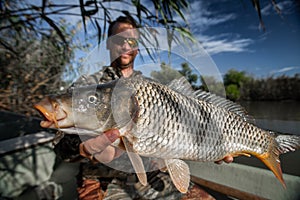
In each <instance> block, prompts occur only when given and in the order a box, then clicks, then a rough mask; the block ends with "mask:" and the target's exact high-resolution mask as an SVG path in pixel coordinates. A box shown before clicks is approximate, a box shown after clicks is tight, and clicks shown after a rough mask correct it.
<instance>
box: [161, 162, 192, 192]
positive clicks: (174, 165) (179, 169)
mask: <svg viewBox="0 0 300 200" xmlns="http://www.w3.org/2000/svg"><path fill="white" fill-rule="evenodd" d="M165 163H166V166H167V168H168V171H169V174H170V177H171V179H172V181H173V183H174V185H175V187H176V188H177V189H178V190H179V191H180V192H181V193H186V192H187V191H188V189H189V185H190V169H189V166H188V165H187V164H186V163H185V162H184V161H182V160H179V159H168V160H165Z"/></svg>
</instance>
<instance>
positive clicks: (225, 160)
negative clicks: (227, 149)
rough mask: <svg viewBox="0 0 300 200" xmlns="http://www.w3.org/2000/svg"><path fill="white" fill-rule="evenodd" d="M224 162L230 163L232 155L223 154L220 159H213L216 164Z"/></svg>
mask: <svg viewBox="0 0 300 200" xmlns="http://www.w3.org/2000/svg"><path fill="white" fill-rule="evenodd" d="M223 161H224V162H226V163H232V162H233V157H232V156H225V157H224V158H223V159H222V160H218V161H215V163H216V164H222V163H223Z"/></svg>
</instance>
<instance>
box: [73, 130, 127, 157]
mask: <svg viewBox="0 0 300 200" xmlns="http://www.w3.org/2000/svg"><path fill="white" fill-rule="evenodd" d="M119 137H120V133H119V130H117V129H111V130H108V131H106V132H104V133H103V134H101V135H99V136H97V137H95V138H91V139H89V140H87V141H85V142H82V143H81V144H80V146H79V151H80V155H82V156H83V157H86V158H89V159H90V160H92V161H98V162H101V163H109V162H111V161H112V160H113V159H115V158H117V157H119V156H120V155H121V154H122V153H123V151H122V150H121V149H119V148H116V147H113V146H111V144H112V143H113V142H114V141H115V140H117V139H118V138H119Z"/></svg>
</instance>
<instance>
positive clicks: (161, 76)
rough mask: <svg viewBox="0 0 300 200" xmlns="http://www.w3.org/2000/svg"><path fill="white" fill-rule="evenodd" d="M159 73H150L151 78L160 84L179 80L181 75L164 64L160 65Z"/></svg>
mask: <svg viewBox="0 0 300 200" xmlns="http://www.w3.org/2000/svg"><path fill="white" fill-rule="evenodd" d="M160 66H161V70H160V71H152V72H151V74H150V75H151V77H152V78H153V79H155V80H157V81H159V82H160V83H162V84H168V83H170V82H171V81H172V80H174V79H177V78H180V77H181V75H180V73H179V72H178V71H176V70H174V69H173V68H172V67H171V66H169V65H167V64H166V63H165V62H162V63H161V65H160Z"/></svg>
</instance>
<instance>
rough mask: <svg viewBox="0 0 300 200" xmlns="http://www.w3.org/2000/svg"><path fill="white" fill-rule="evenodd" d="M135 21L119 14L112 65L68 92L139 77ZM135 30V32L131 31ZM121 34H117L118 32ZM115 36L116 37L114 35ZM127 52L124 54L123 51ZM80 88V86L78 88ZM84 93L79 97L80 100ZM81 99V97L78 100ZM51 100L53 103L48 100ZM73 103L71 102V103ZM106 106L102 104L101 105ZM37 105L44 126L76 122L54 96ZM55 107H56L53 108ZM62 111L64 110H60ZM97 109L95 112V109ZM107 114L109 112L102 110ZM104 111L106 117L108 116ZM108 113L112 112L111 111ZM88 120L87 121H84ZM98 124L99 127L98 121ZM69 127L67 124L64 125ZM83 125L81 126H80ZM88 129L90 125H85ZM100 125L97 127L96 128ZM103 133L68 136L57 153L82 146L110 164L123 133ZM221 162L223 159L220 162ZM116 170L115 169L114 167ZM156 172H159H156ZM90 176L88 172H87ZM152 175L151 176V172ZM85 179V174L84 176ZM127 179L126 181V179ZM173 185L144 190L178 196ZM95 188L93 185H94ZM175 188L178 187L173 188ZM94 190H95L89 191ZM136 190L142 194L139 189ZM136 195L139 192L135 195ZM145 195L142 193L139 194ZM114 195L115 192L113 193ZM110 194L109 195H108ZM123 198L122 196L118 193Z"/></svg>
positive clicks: (112, 30)
mask: <svg viewBox="0 0 300 200" xmlns="http://www.w3.org/2000/svg"><path fill="white" fill-rule="evenodd" d="M135 28H136V24H135V22H134V20H133V19H131V18H129V17H119V18H118V19H117V20H116V21H114V22H112V23H111V24H110V26H109V29H108V37H109V38H110V39H108V40H107V49H108V50H109V51H110V58H111V65H110V66H107V67H104V68H103V69H102V70H100V71H99V72H97V73H95V74H92V75H90V76H82V77H80V78H79V79H78V80H77V81H76V82H75V83H74V84H73V88H75V89H70V90H69V92H70V93H72V92H73V91H76V90H77V89H76V88H77V87H79V86H85V85H92V84H101V83H106V82H111V81H113V80H116V79H119V78H120V77H136V76H139V75H140V74H141V73H140V72H138V71H135V70H134V69H133V68H134V59H135V57H136V55H137V53H138V49H137V48H138V46H137V44H138V43H137V38H138V33H137V32H135V30H136V29H135ZM131 30H133V31H131ZM116 34H118V35H116ZM114 35H115V36H114ZM124 52H125V53H124ZM79 90H80V89H79ZM88 97H89V101H90V102H92V101H97V102H98V101H99V96H97V95H95V94H94V95H93V94H91V95H89V96H88ZM80 98H81V96H79V99H80ZM79 99H78V100H79ZM49 101H50V102H49ZM69 103H71V104H72V101H71V102H69ZM102 105H103V104H102ZM36 107H37V108H38V109H39V110H40V111H41V112H42V113H43V114H44V115H45V117H46V118H47V119H48V120H47V121H44V122H42V123H41V126H43V127H53V128H58V127H59V128H60V129H61V128H63V127H65V126H64V125H63V124H61V122H62V121H66V120H67V121H68V120H70V121H69V122H70V124H69V125H70V127H72V126H74V125H75V124H74V121H73V122H72V119H71V118H70V117H71V115H72V113H71V112H72V111H71V110H72V109H71V110H70V112H68V111H67V110H64V111H63V110H62V109H61V108H62V107H61V105H60V103H59V102H56V101H55V102H54V99H52V98H51V97H49V98H46V99H45V100H44V101H42V102H40V103H39V104H38V105H36ZM53 109H54V110H53ZM60 111H62V112H60ZM92 112H94V111H92ZM103 113H104V114H105V113H106V112H103ZM104 114H101V115H102V116H103V117H105V118H106V117H107V116H108V115H104ZM108 114H109V113H108ZM77 119H78V120H79V121H80V124H81V125H83V126H84V124H86V125H87V126H90V125H91V118H90V117H89V116H87V117H86V116H82V115H80V116H79V115H78V116H77ZM84 119H86V121H84ZM95 125H96V126H98V123H95ZM65 128H67V127H65ZM76 128H80V127H79V124H78V125H76ZM81 128H82V127H81ZM85 128H88V129H89V127H85ZM97 128H98V127H96V129H97ZM101 133H102V132H101V131H100V130H97V134H99V135H98V136H97V137H94V138H92V139H89V140H86V141H84V142H81V141H80V138H79V136H77V135H68V134H67V135H65V136H64V137H63V138H62V139H61V140H60V142H59V143H58V144H57V145H56V151H57V152H58V154H59V155H60V156H61V157H63V158H64V159H70V158H72V157H74V155H75V156H76V155H77V151H76V150H78V149H80V152H81V155H84V156H85V157H89V158H91V159H92V160H93V161H94V162H95V161H98V162H103V163H108V162H110V161H112V160H113V159H115V158H117V157H119V156H120V154H121V153H123V150H120V149H119V148H116V147H114V146H112V145H111V144H112V143H113V142H114V141H115V140H117V139H118V138H119V137H120V133H119V131H118V129H110V130H105V133H104V134H101ZM74 144H80V147H79V146H76V145H75V146H74ZM72 149H75V152H74V153H73V154H72V155H65V154H66V153H65V152H70V151H71V150H72ZM232 159H233V158H232V157H231V156H228V157H225V158H224V161H225V162H232ZM219 162H220V161H219ZM82 165H83V166H86V165H88V164H85V163H83V164H82ZM103 167H104V168H109V167H107V166H106V165H102V166H101V168H103ZM109 170H110V171H114V169H109ZM115 171H116V170H115ZM156 174H157V173H156ZM87 176H88V175H87ZM150 176H152V175H151V174H150ZM154 176H155V178H152V177H151V178H150V179H151V180H150V182H151V181H152V182H151V185H153V186H155V184H156V185H159V183H160V182H161V179H170V178H169V177H168V176H165V173H159V172H158V174H157V175H155V173H154ZM83 178H85V177H83ZM100 179H101V177H100ZM125 181H126V180H125ZM153 182H154V183H153ZM124 185H126V184H121V185H119V186H117V187H120V189H119V193H122V192H123V196H122V195H121V197H122V198H134V196H133V194H124V190H122V188H124V187H123V186H124ZM171 186H172V184H171V185H163V188H159V190H158V191H157V190H155V188H150V190H146V191H144V193H147V194H148V195H149V194H151V195H152V196H151V198H156V199H157V198H159V197H160V196H163V197H164V198H168V197H170V198H175V197H176V198H177V199H178V198H179V197H180V196H181V195H180V193H176V192H175V191H176V189H175V188H174V187H171ZM91 188H93V187H91ZM174 189H175V190H174ZM89 190H90V188H87V187H83V186H82V187H81V188H80V189H79V193H80V194H79V197H80V198H85V197H86V198H88V197H91V196H90V195H89ZM90 193H92V191H90ZM137 193H140V191H138V192H137ZM135 195H136V194H135ZM140 195H142V194H140ZM112 196H113V194H112ZM107 197H108V198H109V197H110V196H109V194H107ZM118 197H120V196H118ZM142 197H143V198H147V197H146V196H142Z"/></svg>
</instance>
